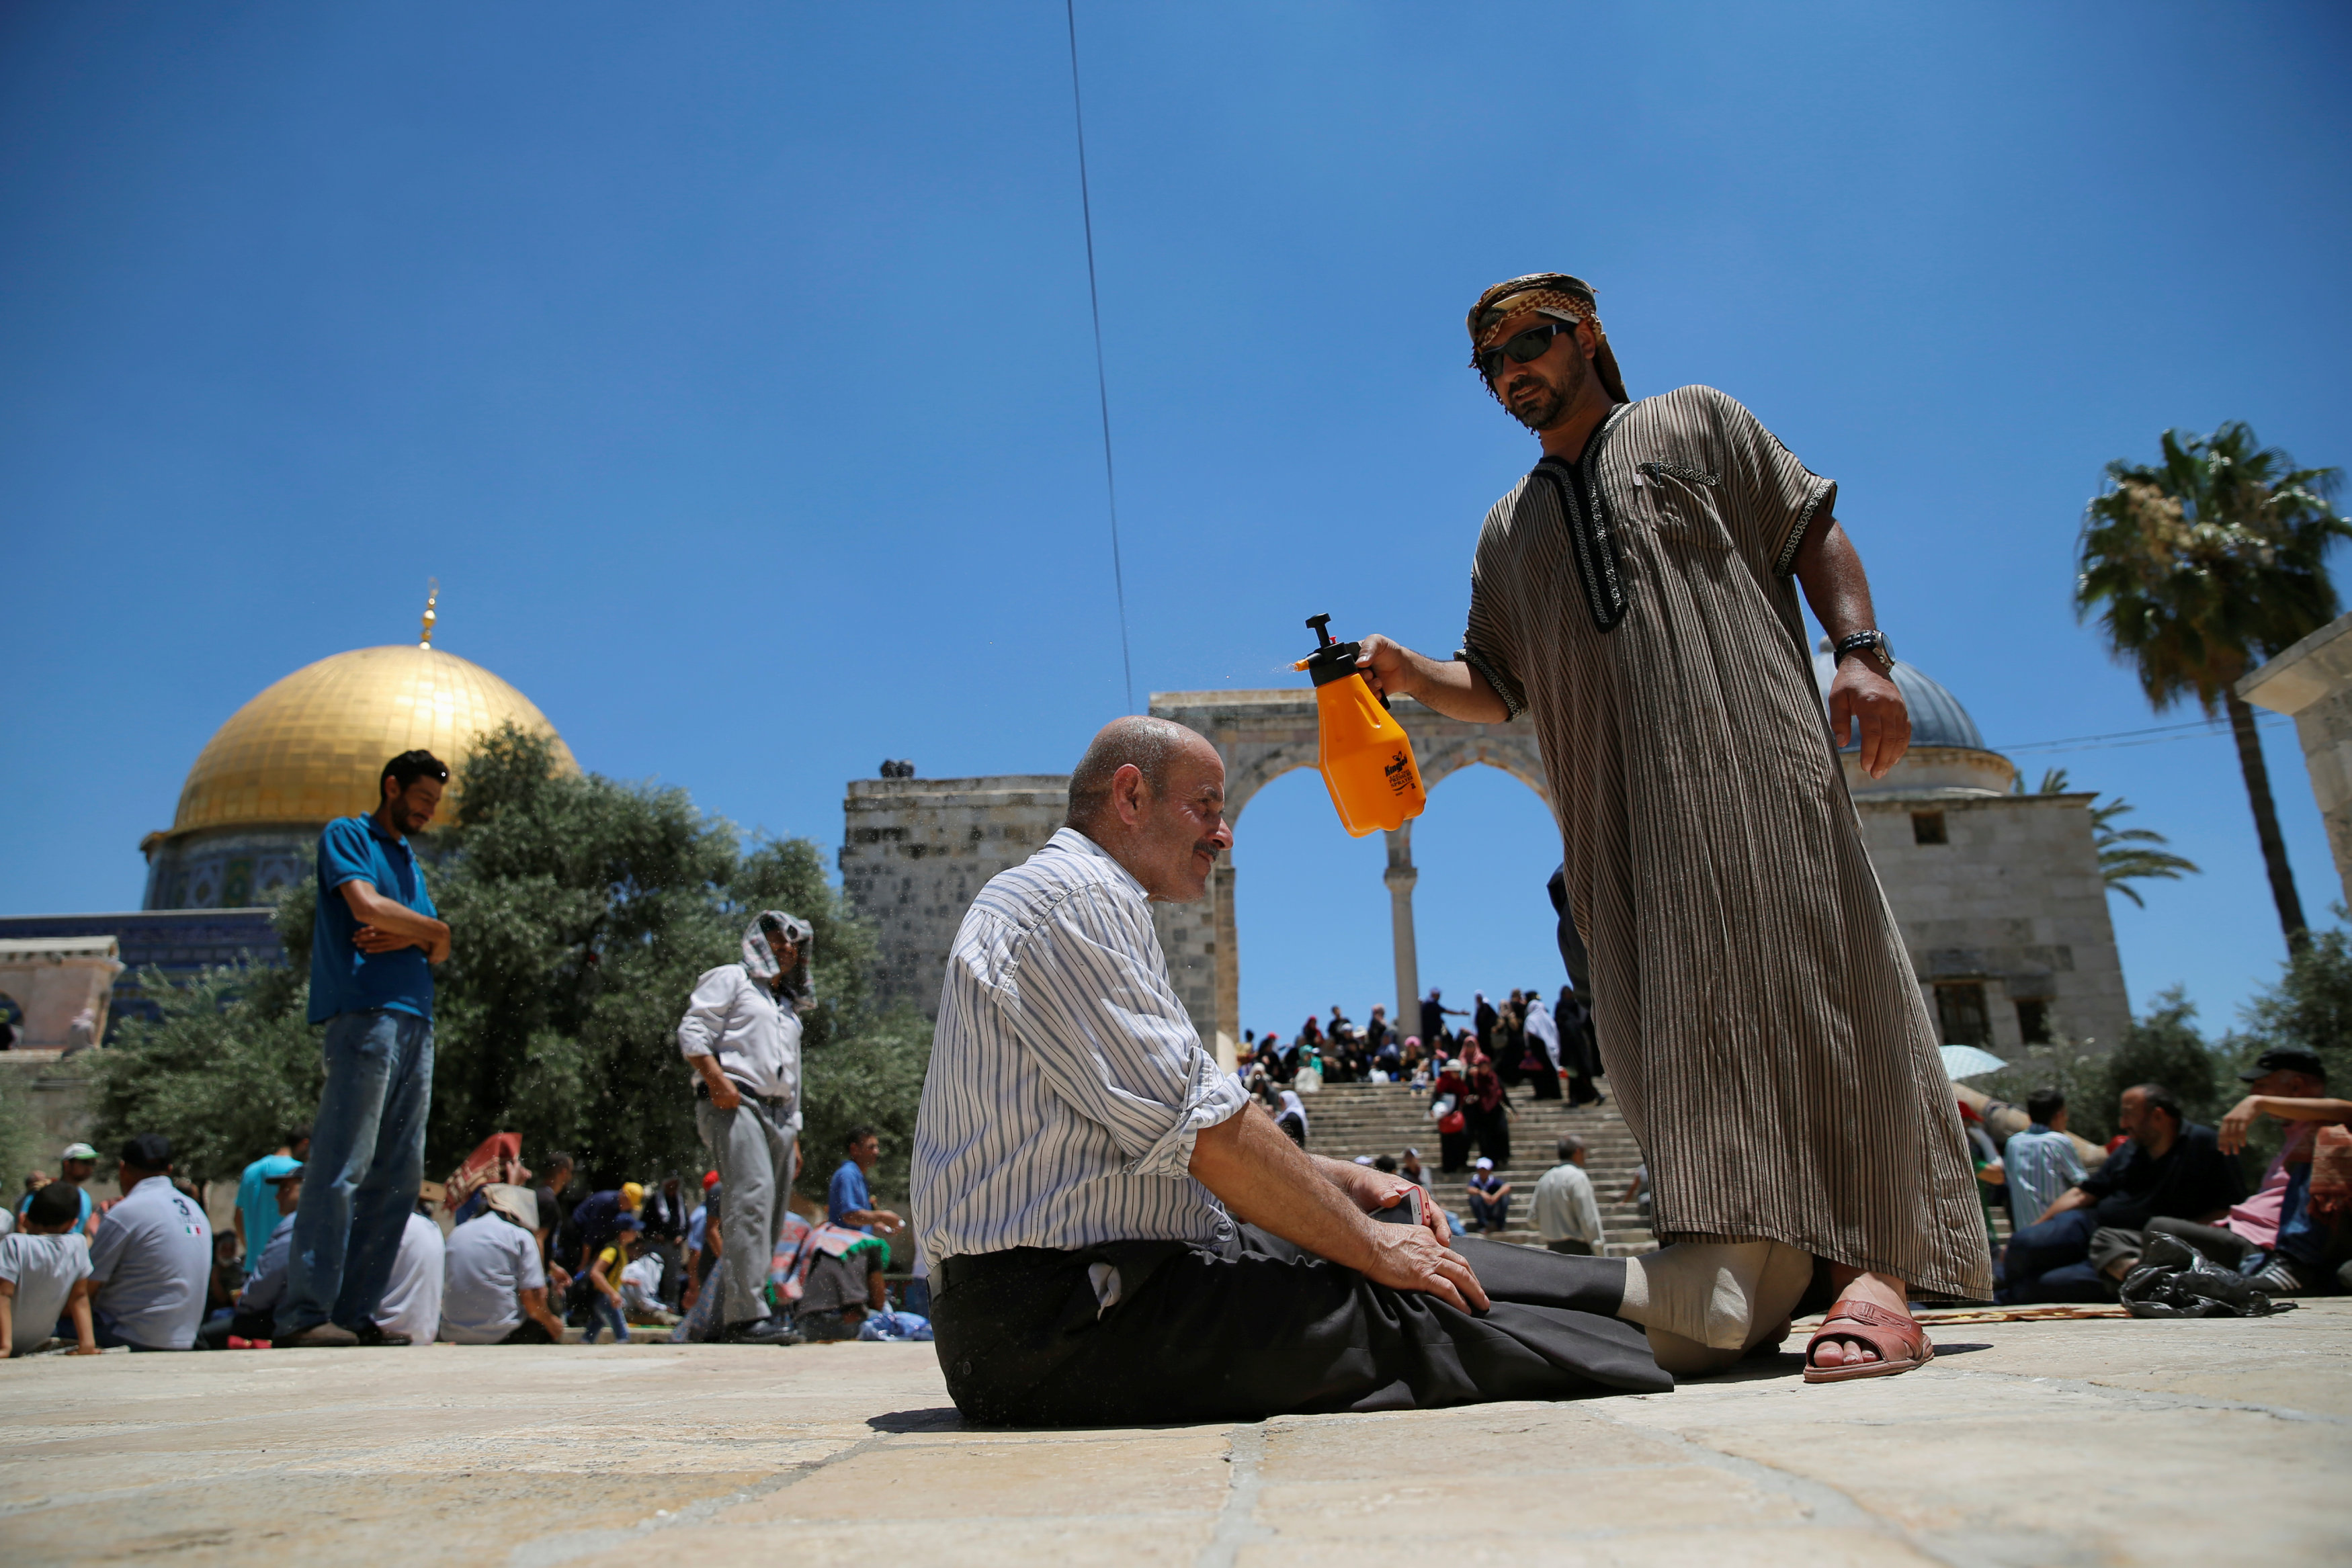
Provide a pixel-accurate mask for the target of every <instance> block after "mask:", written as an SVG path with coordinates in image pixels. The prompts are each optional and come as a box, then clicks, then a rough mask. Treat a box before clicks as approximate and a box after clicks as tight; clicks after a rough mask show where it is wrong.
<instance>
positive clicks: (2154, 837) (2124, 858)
mask: <svg viewBox="0 0 2352 1568" xmlns="http://www.w3.org/2000/svg"><path fill="white" fill-rule="evenodd" d="M2021 782H2022V781H2021ZM2067 788H2068V786H2067V782H2066V770H2065V769H2064V768H2051V769H2050V770H2049V771H2047V772H2045V773H2044V774H2042V790H2041V792H2042V794H2044V795H2063V794H2064V793H2066V790H2067ZM2138 809H2139V808H2138V807H2137V806H2134V805H2133V804H2132V803H2131V802H2130V801H2128V800H2125V799H2124V798H2123V797H2122V796H2121V795H2116V796H2114V797H2112V798H2110V799H2109V800H2105V801H2104V802H2102V801H2097V800H2094V801H2093V802H2092V804H2091V841H2092V843H2093V844H2094V845H2095V846H2096V848H2097V849H2098V852H2099V874H2100V876H2101V877H2103V878H2105V881H2106V884H2107V887H2108V889H2109V891H2111V892H2114V893H2120V894H2123V895H2124V896H2125V897H2126V898H2128V899H2130V900H2131V901H2132V902H2133V903H2134V904H2138V905H2140V907H2142V908H2143V909H2144V908H2146V907H2147V900H2146V899H2144V898H2142V897H2141V896H2140V895H2139V889H2137V888H2136V887H2134V886H2132V885H2131V884H2132V883H2135V882H2137V881H2140V880H2142V879H2144V878H2160V879H2162V880H2164V881H2167V882H2177V881H2179V878H2180V877H2181V875H2182V874H2183V873H2187V874H2189V875H2192V876H2193V875H2198V874H2200V868H2199V866H2198V864H2197V862H2195V861H2192V860H2189V859H2188V858H2187V857H2185V856H2182V855H2177V854H2174V853H2172V852H2170V851H2169V850H2167V849H2166V848H2164V846H2165V845H2166V844H2168V843H2170V842H2171V840H2169V839H2168V838H2166V837H2165V836H2164V835H2163V834H2162V833H2159V832H2158V831H2156V830H2155V829H2153V828H2118V827H2116V818H2118V817H2126V816H2129V815H2130V814H2131V813H2132V812H2134V811H2136V810H2138Z"/></svg>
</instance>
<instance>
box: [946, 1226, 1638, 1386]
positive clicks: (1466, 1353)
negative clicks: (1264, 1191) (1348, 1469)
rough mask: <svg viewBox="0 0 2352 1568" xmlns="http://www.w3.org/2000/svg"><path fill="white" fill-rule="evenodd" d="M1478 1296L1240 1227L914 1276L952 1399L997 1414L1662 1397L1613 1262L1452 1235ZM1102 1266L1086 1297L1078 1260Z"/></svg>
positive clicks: (1015, 1253) (1023, 1253)
mask: <svg viewBox="0 0 2352 1568" xmlns="http://www.w3.org/2000/svg"><path fill="white" fill-rule="evenodd" d="M1455 1246H1456V1247H1457V1248H1459V1249H1460V1250H1461V1252H1462V1255H1463V1256H1464V1257H1465V1258H1466V1259H1467V1260H1469V1261H1470V1266H1471V1267H1472V1268H1473V1269H1474V1270H1476V1272H1477V1275H1478V1279H1479V1281H1480V1283H1481V1284H1483V1285H1485V1287H1486V1292H1487V1294H1488V1295H1489V1296H1490V1297H1492V1298H1493V1299H1494V1303H1495V1304H1494V1307H1493V1309H1492V1310H1491V1311H1489V1312H1486V1313H1485V1314H1483V1315H1473V1314H1471V1313H1469V1312H1462V1311H1460V1310H1458V1309H1456V1308H1454V1307H1451V1306H1448V1305H1446V1304H1445V1303H1444V1302H1443V1301H1439V1300H1438V1299H1437V1298H1436V1297H1434V1296H1429V1295H1423V1294H1421V1293H1419V1292H1415V1291H1393V1290H1391V1289H1389V1288H1388V1287H1387V1286H1385V1285H1377V1284H1374V1283H1372V1282H1371V1281H1370V1280H1367V1279H1366V1278H1364V1276H1363V1275H1361V1274H1360V1273H1358V1272H1356V1271H1355V1270H1352V1269H1343V1268H1341V1267H1339V1265H1337V1264H1334V1263H1328V1262H1326V1261H1324V1260H1322V1259H1320V1258H1317V1257H1314V1256H1312V1255H1311V1254H1308V1253H1306V1252H1303V1251H1301V1250H1300V1249H1298V1248H1297V1247H1294V1246H1292V1245H1291V1244H1290V1243H1288V1242H1286V1241H1284V1240H1282V1239H1279V1238H1277V1237H1274V1236H1270V1235H1268V1234H1266V1233H1265V1232H1264V1231H1262V1230H1259V1229H1257V1228H1255V1227H1254V1226H1243V1227H1241V1234H1240V1237H1239V1239H1238V1240H1237V1241H1236V1243H1235V1245H1234V1247H1233V1248H1232V1249H1229V1250H1226V1251H1223V1252H1220V1251H1215V1250H1212V1249H1207V1248H1202V1247H1195V1246H1192V1245H1189V1244H1187V1243H1184V1242H1181V1241H1121V1242H1111V1243H1107V1244H1105V1245H1103V1246H1099V1247H1090V1248H1087V1249H1083V1250H1078V1251H1056V1250H1050V1249H1044V1248H1034V1247H1029V1248H1019V1249H1013V1250H1012V1251H1007V1252H991V1253H983V1254H980V1255H977V1256H968V1257H963V1258H950V1259H947V1260H944V1261H943V1262H941V1263H940V1265H938V1266H936V1267H935V1268H934V1269H933V1270H932V1276H931V1279H932V1296H931V1326H932V1330H933V1333H934V1334H935V1335H936V1345H937V1349H938V1352H939V1357H940V1369H941V1370H942V1371H943V1372H944V1373H945V1374H946V1376H947V1385H948V1393H949V1395H950V1396H951V1397H952V1398H953V1399H954V1400H955V1403H956V1408H957V1409H958V1410H960V1411H961V1412H962V1413H963V1414H964V1416H966V1417H967V1418H969V1419H971V1420H973V1421H978V1422H983V1423H987V1424H990V1425H998V1426H1034V1427H1081V1426H1100V1425H1109V1424H1124V1423H1136V1422H1165V1421H1207V1420H1219V1419H1244V1420H1247V1419H1255V1418H1257V1417H1261V1416H1272V1415H1278V1414H1283V1413H1286V1412H1291V1411H1333V1410H1409V1409H1414V1408H1419V1407H1427V1406H1443V1405H1466V1404H1475V1403H1478V1402H1481V1401H1486V1400H1495V1399H1571V1398H1577V1397H1580V1396H1586V1395H1594V1394H1607V1393H1612V1392H1630V1393H1644V1394H1649V1393H1660V1392H1663V1391H1664V1390H1666V1389H1669V1388H1672V1387H1673V1386H1674V1379H1673V1378H1672V1377H1671V1376H1669V1375H1666V1374H1665V1373H1664V1372H1661V1371H1659V1370H1658V1366H1657V1363H1656V1362H1655V1361H1654V1360H1653V1359H1652V1357H1651V1354H1650V1346H1649V1342H1648V1340H1647V1339H1645V1338H1644V1337H1643V1333H1642V1331H1641V1330H1640V1329H1639V1328H1636V1327H1635V1326H1634V1325H1633V1324H1631V1323H1627V1322H1619V1321H1618V1320H1617V1319H1616V1318H1615V1317H1613V1316H1612V1315H1611V1314H1612V1313H1613V1312H1615V1310H1616V1307H1617V1303H1618V1301H1620V1300H1621V1299H1622V1295H1623V1293H1624V1278H1625V1274H1624V1269H1625V1266H1624V1263H1623V1262H1622V1260H1616V1259H1601V1258H1573V1257H1568V1256H1564V1255H1562V1254H1559V1253H1555V1252H1547V1251H1542V1250H1539V1249H1535V1248H1528V1247H1511V1246H1506V1245H1503V1244H1501V1243H1497V1242H1489V1241H1480V1240H1477V1239H1475V1238H1461V1239H1457V1240H1456V1242H1455ZM1097 1264H1100V1265H1105V1266H1108V1269H1110V1270H1114V1271H1115V1272H1116V1275H1117V1281H1118V1299H1117V1301H1116V1303H1115V1304H1113V1305H1111V1306H1109V1307H1108V1308H1106V1307H1103V1306H1101V1305H1100V1303H1099V1294H1098V1291H1097V1287H1096V1284H1095V1281H1094V1279H1093V1277H1092V1272H1091V1271H1092V1270H1093V1269H1094V1268H1095V1266H1096V1265H1097Z"/></svg>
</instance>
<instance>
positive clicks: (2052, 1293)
mask: <svg viewBox="0 0 2352 1568" xmlns="http://www.w3.org/2000/svg"><path fill="white" fill-rule="evenodd" d="M2098 1228H2099V1211H2098V1210H2097V1209H2095V1208H2070V1209H2068V1210H2067V1211H2066V1212H2065V1213H2063V1214H2061V1215H2058V1216H2056V1217H2055V1218H2050V1219H2045V1220H2043V1221H2042V1223H2041V1224H2039V1225H2029V1226H2027V1227H2026V1228H2024V1229H2022V1230H2021V1231H2019V1232H2018V1233H2017V1234H2016V1235H2014V1236H2012V1237H2011V1238H2010V1239H2009V1249H2008V1251H2006V1252H2005V1253H2003V1254H2002V1257H2001V1270H2000V1273H2001V1288H2000V1293H1999V1295H2000V1301H2004V1302H2008V1303H2011V1304H2020V1303H2024V1302H2030V1301H2114V1300H2115V1299H2116V1294H2115V1288H2114V1281H2110V1280H2107V1279H2105V1277H2103V1276H2102V1275H2101V1274H2100V1273H2099V1271H2098V1270H2096V1269H2094V1268H2093V1267H2092V1266H2091V1262H2090V1257H2091V1236H2092V1234H2093V1232H2095V1231H2096V1230H2097V1229H2098Z"/></svg>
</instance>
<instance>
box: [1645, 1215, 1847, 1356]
mask: <svg viewBox="0 0 2352 1568" xmlns="http://www.w3.org/2000/svg"><path fill="white" fill-rule="evenodd" d="M1811 1278H1812V1258H1811V1255H1809V1254H1807V1253H1805V1252H1803V1251H1801V1250H1799V1249H1797V1248H1794V1247H1790V1246H1787V1245H1785V1244H1784V1243H1781V1242H1778V1241H1685V1242H1682V1243H1680V1244H1678V1245H1676V1246H1673V1247H1667V1248H1664V1249H1660V1250H1658V1251H1655V1252H1646V1253H1641V1254H1637V1255H1636V1256H1634V1257H1631V1258H1628V1259H1626V1260H1625V1300H1624V1301H1623V1302H1622V1304H1621V1305H1620V1306H1619V1307H1618V1309H1617V1315H1618V1316H1619V1317H1621V1318H1623V1319H1624V1320H1625V1321H1626V1322H1634V1323H1640V1324H1641V1325H1642V1326H1643V1328H1645V1329H1654V1330H1657V1331H1659V1332H1660V1333H1666V1334H1671V1335H1673V1336H1674V1337H1675V1338H1676V1339H1680V1340H1685V1341H1689V1342H1692V1343H1695V1344H1698V1345H1705V1346H1706V1347H1707V1348H1708V1349H1710V1350H1718V1351H1729V1352H1731V1353H1732V1354H1734V1355H1735V1356H1737V1355H1738V1354H1739V1353H1740V1352H1743V1351H1746V1350H1748V1348H1750V1347H1751V1346H1753V1345H1754V1344H1755V1343H1757V1342H1758V1341H1759V1339H1761V1338H1762V1337H1763V1336H1764V1335H1765V1334H1767V1333H1770V1332H1771V1331H1772V1330H1773V1329H1774V1328H1776V1327H1778V1326H1779V1325H1780V1321H1781V1320H1782V1319H1783V1318H1785V1317H1786V1316H1788V1314H1789V1311H1790V1308H1792V1307H1794V1306H1795V1305H1796V1304H1797V1299H1798V1298H1799V1297H1800V1296H1801V1295H1803V1294H1804V1291H1805V1286H1806V1283H1807V1282H1808V1281H1811ZM1669 1370H1671V1369H1669ZM1694 1370H1696V1369H1694Z"/></svg>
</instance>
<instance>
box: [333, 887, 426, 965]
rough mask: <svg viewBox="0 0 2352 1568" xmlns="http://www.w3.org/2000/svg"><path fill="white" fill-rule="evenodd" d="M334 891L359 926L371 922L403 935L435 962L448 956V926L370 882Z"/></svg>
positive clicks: (389, 933) (370, 923)
mask: <svg viewBox="0 0 2352 1568" xmlns="http://www.w3.org/2000/svg"><path fill="white" fill-rule="evenodd" d="M335 891H336V892H338V893H340V894H342V895H343V902H344V903H346V904H350V905H351V908H352V915H353V916H354V917H355V918H357V919H358V921H359V922H360V924H361V925H373V926H374V927H375V928H376V929H377V930H378V931H382V932H383V933H385V934H386V935H387V936H405V937H408V938H409V939H410V940H411V942H412V943H413V944H414V945H415V946H419V947H422V948H424V949H425V957H426V958H427V959H429V960H430V961H431V962H433V963H436V964H438V963H440V962H441V961H442V960H443V959H445V958H446V957H448V956H449V927H448V925H447V924H446V923H445V922H443V921H439V920H436V919H435V918H433V916H431V915H419V914H417V913H416V911H415V910H414V909H411V908H409V907H408V905H406V904H402V903H399V902H397V901H396V900H394V899H390V898H386V897H385V896H384V895H383V894H382V893H380V892H378V891H377V889H376V886H375V884H374V883H369V882H347V883H343V884H342V885H341V887H338V888H337V889H336V890H335Z"/></svg>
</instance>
